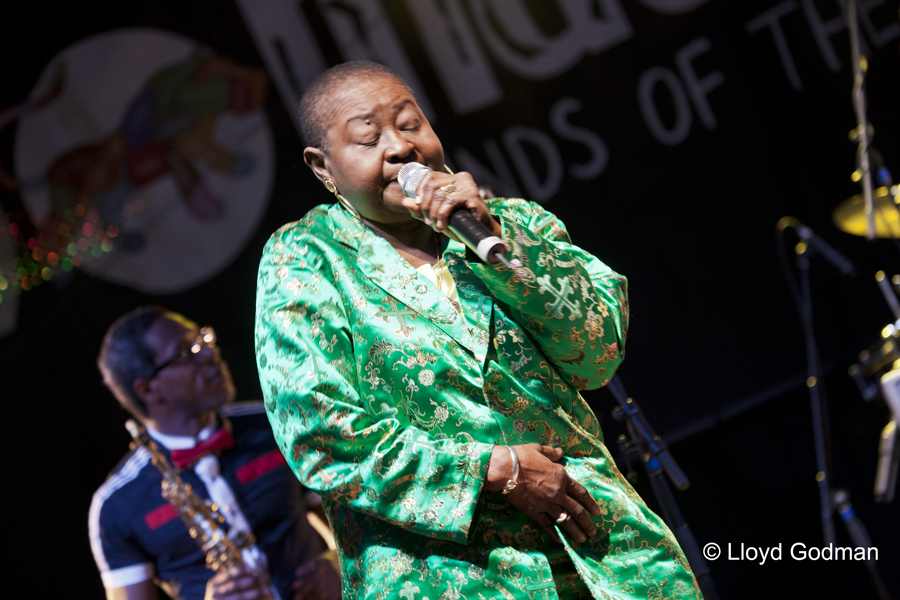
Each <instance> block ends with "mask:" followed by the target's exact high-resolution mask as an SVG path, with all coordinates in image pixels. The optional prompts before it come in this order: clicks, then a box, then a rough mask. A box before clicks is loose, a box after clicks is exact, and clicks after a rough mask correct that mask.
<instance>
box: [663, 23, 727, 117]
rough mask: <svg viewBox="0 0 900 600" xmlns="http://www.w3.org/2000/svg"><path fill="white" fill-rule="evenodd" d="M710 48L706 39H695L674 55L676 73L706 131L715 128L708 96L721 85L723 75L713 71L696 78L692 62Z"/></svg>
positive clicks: (713, 115)
mask: <svg viewBox="0 0 900 600" xmlns="http://www.w3.org/2000/svg"><path fill="white" fill-rule="evenodd" d="M710 48H712V42H710V41H709V39H708V38H697V39H696V40H694V41H693V42H691V43H689V44H688V45H687V46H685V47H684V48H682V49H681V50H679V51H678V52H676V53H675V64H676V65H677V66H678V72H679V73H681V78H682V79H683V80H684V83H685V86H686V87H687V91H688V94H690V96H691V100H692V101H693V102H694V106H695V107H696V108H697V113H698V114H699V115H700V120H701V121H703V124H704V125H705V126H706V128H707V129H715V128H716V115H715V114H714V113H713V111H712V107H711V106H710V105H709V100H708V97H709V94H710V92H712V91H713V90H714V89H716V88H717V87H719V86H720V85H722V83H724V81H725V75H723V74H722V72H721V71H713V72H712V73H709V74H708V75H706V76H705V77H703V78H700V77H698V75H697V71H695V70H694V65H693V64H692V61H693V60H694V59H695V58H697V57H698V56H700V55H701V54H705V53H707V52H709V50H710Z"/></svg>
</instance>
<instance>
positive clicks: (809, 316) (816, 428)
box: [797, 240, 891, 600]
mask: <svg viewBox="0 0 900 600" xmlns="http://www.w3.org/2000/svg"><path fill="white" fill-rule="evenodd" d="M811 250H812V248H811V246H810V245H809V244H807V243H806V240H803V241H802V242H801V244H800V245H798V247H797V266H798V268H799V270H800V305H799V309H800V319H801V321H802V323H803V332H804V336H805V338H806V361H807V375H808V377H807V380H806V386H807V388H809V398H810V403H811V404H812V418H813V434H814V440H815V448H816V467H817V468H818V472H817V473H816V481H817V482H818V485H819V502H820V505H821V519H822V536H823V539H824V545H825V546H834V545H835V532H834V522H833V520H832V518H833V516H834V513H835V508H834V507H835V506H836V507H837V513H838V514H839V515H840V517H841V520H842V521H843V522H844V525H845V526H846V528H847V533H848V534H849V535H850V539H851V541H852V542H853V544H854V546H856V547H857V548H869V547H871V546H872V542H871V540H870V539H869V534H868V532H867V531H866V527H865V525H863V522H862V521H861V520H860V519H859V517H857V516H856V513H855V511H854V510H853V507H852V506H851V504H850V492H849V491H848V490H846V489H843V488H837V489H833V488H832V487H831V484H830V481H831V432H830V428H829V420H828V405H827V404H826V402H825V391H824V388H822V387H821V381H822V365H821V362H820V361H819V352H818V349H817V348H816V338H815V333H814V330H813V310H812V294H811V292H810V281H809V259H810V254H811ZM866 567H867V568H868V570H869V575H870V577H871V579H872V583H873V585H874V586H875V589H876V591H877V592H878V597H879V598H880V599H881V600H891V595H890V593H889V592H888V590H887V587H886V586H885V584H884V582H883V581H882V579H881V575H880V574H879V573H878V569H877V566H876V564H875V561H874V560H868V561H866Z"/></svg>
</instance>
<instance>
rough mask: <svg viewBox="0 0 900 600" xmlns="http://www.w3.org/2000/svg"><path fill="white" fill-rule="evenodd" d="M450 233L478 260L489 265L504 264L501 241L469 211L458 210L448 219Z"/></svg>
mask: <svg viewBox="0 0 900 600" xmlns="http://www.w3.org/2000/svg"><path fill="white" fill-rule="evenodd" d="M449 227H450V231H452V232H453V233H454V234H455V235H456V237H458V238H459V239H461V240H462V241H463V243H465V245H466V246H468V247H469V248H470V249H471V250H472V252H474V253H475V254H477V255H478V258H480V259H481V260H483V261H484V262H485V263H487V264H489V265H495V264H497V263H498V262H504V263H505V262H506V261H505V260H504V259H505V258H506V246H505V245H504V244H503V240H501V239H500V238H498V237H497V236H495V235H493V234H492V233H491V232H490V231H488V230H487V227H485V226H484V225H482V224H481V221H479V220H478V219H476V218H475V215H473V214H472V212H471V211H469V210H466V209H463V210H458V211H456V212H455V213H453V214H452V215H450V219H449Z"/></svg>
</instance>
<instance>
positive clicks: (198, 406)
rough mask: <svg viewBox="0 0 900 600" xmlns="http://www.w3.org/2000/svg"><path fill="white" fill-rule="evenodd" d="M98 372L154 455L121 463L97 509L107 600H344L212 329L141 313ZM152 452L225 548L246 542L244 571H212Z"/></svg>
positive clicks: (313, 519) (317, 516) (93, 524)
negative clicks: (224, 539)
mask: <svg viewBox="0 0 900 600" xmlns="http://www.w3.org/2000/svg"><path fill="white" fill-rule="evenodd" d="M98 366H99V368H100V371H101V373H102V374H103V378H104V382H105V383H106V385H107V386H108V387H109V389H110V390H111V391H112V393H113V394H114V395H115V397H116V399H117V400H118V401H119V402H120V403H121V405H122V406H123V407H124V408H125V409H126V410H128V412H130V413H131V414H132V415H134V417H135V418H136V419H137V420H138V421H139V422H140V423H141V425H142V426H143V428H144V429H145V430H146V432H147V434H149V436H150V438H152V440H153V442H154V444H153V446H154V449H153V452H151V451H149V450H148V448H147V447H145V446H140V445H137V446H136V447H135V448H134V449H133V450H132V451H131V452H129V453H128V454H126V456H125V457H124V458H123V459H122V460H121V461H120V462H119V464H118V466H117V467H116V468H115V469H114V470H113V472H112V473H111V474H110V476H109V477H108V478H107V480H106V482H105V483H104V484H103V485H102V486H101V487H100V488H99V489H98V490H97V492H96V493H95V494H94V499H93V502H92V504H91V509H90V514H89V532H90V539H91V547H92V549H93V552H94V558H95V560H96V563H97V566H98V568H99V570H100V575H101V578H102V580H103V584H104V587H105V588H106V595H107V598H108V599H109V600H155V599H156V598H159V597H160V594H159V592H158V588H162V589H163V590H164V591H165V592H166V594H168V595H169V596H170V597H172V598H174V599H178V600H181V599H184V600H200V599H204V598H205V600H230V599H238V598H241V599H248V600H249V599H251V598H270V597H271V598H275V599H279V598H280V599H281V600H288V599H292V598H293V599H294V600H301V599H302V600H338V599H339V598H340V577H339V575H338V572H337V570H336V569H335V567H334V565H333V564H332V562H330V561H329V560H328V558H326V556H328V550H329V547H333V542H332V541H331V537H330V531H329V530H328V528H327V525H325V523H326V521H325V520H324V513H323V511H322V509H321V507H320V506H318V504H317V503H316V502H315V500H316V499H317V497H316V496H315V495H314V494H311V493H309V492H305V490H303V489H302V488H301V487H300V485H299V483H298V481H297V478H296V477H294V475H293V474H292V473H291V471H290V469H289V468H288V466H287V464H286V463H285V461H284V458H283V457H282V455H281V452H280V451H279V449H278V447H277V445H276V443H275V440H274V438H273V436H272V431H271V429H270V426H269V423H268V419H267V417H266V414H265V409H264V407H263V406H262V404H261V403H259V402H234V399H235V395H236V394H235V387H234V383H233V381H232V378H231V374H230V372H229V370H228V366H227V365H226V363H225V361H224V360H223V359H222V356H221V353H220V351H219V348H218V347H217V345H216V336H215V332H214V331H213V330H212V328H210V327H203V328H201V327H199V326H198V325H197V324H195V323H194V322H192V321H191V320H189V319H187V318H186V317H184V316H182V315H179V314H177V313H173V312H169V311H166V310H165V309H163V308H159V307H144V308H140V309H137V310H135V311H132V312H130V313H128V314H126V315H124V316H123V317H121V318H119V319H118V320H117V321H116V322H115V323H114V324H113V325H112V326H111V327H110V329H109V331H108V332H107V334H106V336H105V338H104V341H103V345H102V348H101V351H100V356H99V358H98ZM154 453H161V454H162V455H163V456H165V458H166V459H167V460H165V461H162V462H164V463H166V466H167V468H169V469H173V468H174V469H176V470H177V472H178V475H179V477H180V479H181V480H183V481H184V482H185V483H187V484H189V486H187V487H188V489H189V491H190V493H192V494H194V495H196V496H197V497H199V500H200V501H202V502H206V504H207V505H208V506H211V507H213V509H214V511H215V512H214V514H216V515H219V516H220V517H223V518H224V519H225V521H224V523H223V524H222V527H223V529H224V530H225V531H227V536H228V537H229V538H231V537H234V539H240V540H249V544H250V545H249V546H248V547H246V548H245V549H244V550H243V556H244V560H239V562H241V563H243V565H242V566H236V567H230V568H227V569H226V568H223V569H221V570H220V571H219V572H217V573H213V572H212V571H210V570H208V569H207V566H206V562H207V554H206V553H205V552H204V551H203V550H202V549H201V547H200V546H198V543H197V540H195V539H192V535H191V533H190V532H189V529H188V527H187V526H186V524H185V522H184V519H185V515H186V514H190V515H193V514H194V512H195V511H193V510H191V509H190V508H189V507H183V506H178V502H177V501H176V500H174V499H169V500H167V499H166V498H164V497H163V495H162V491H161V483H162V481H163V474H162V473H161V471H160V468H158V466H159V465H158V464H157V463H159V462H160V461H158V460H154ZM179 517H181V518H179ZM195 533H196V532H195ZM326 540H327V541H326ZM254 556H255V557H258V559H252V560H248V557H254Z"/></svg>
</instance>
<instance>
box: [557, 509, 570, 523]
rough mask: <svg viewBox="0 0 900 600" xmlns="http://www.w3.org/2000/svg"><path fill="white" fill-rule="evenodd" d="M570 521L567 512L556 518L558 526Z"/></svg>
mask: <svg viewBox="0 0 900 600" xmlns="http://www.w3.org/2000/svg"><path fill="white" fill-rule="evenodd" d="M568 520H569V513H567V512H566V511H563V512H562V513H560V515H559V516H558V517H556V523H557V525H562V524H563V523H565V522H566V521H568Z"/></svg>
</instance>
